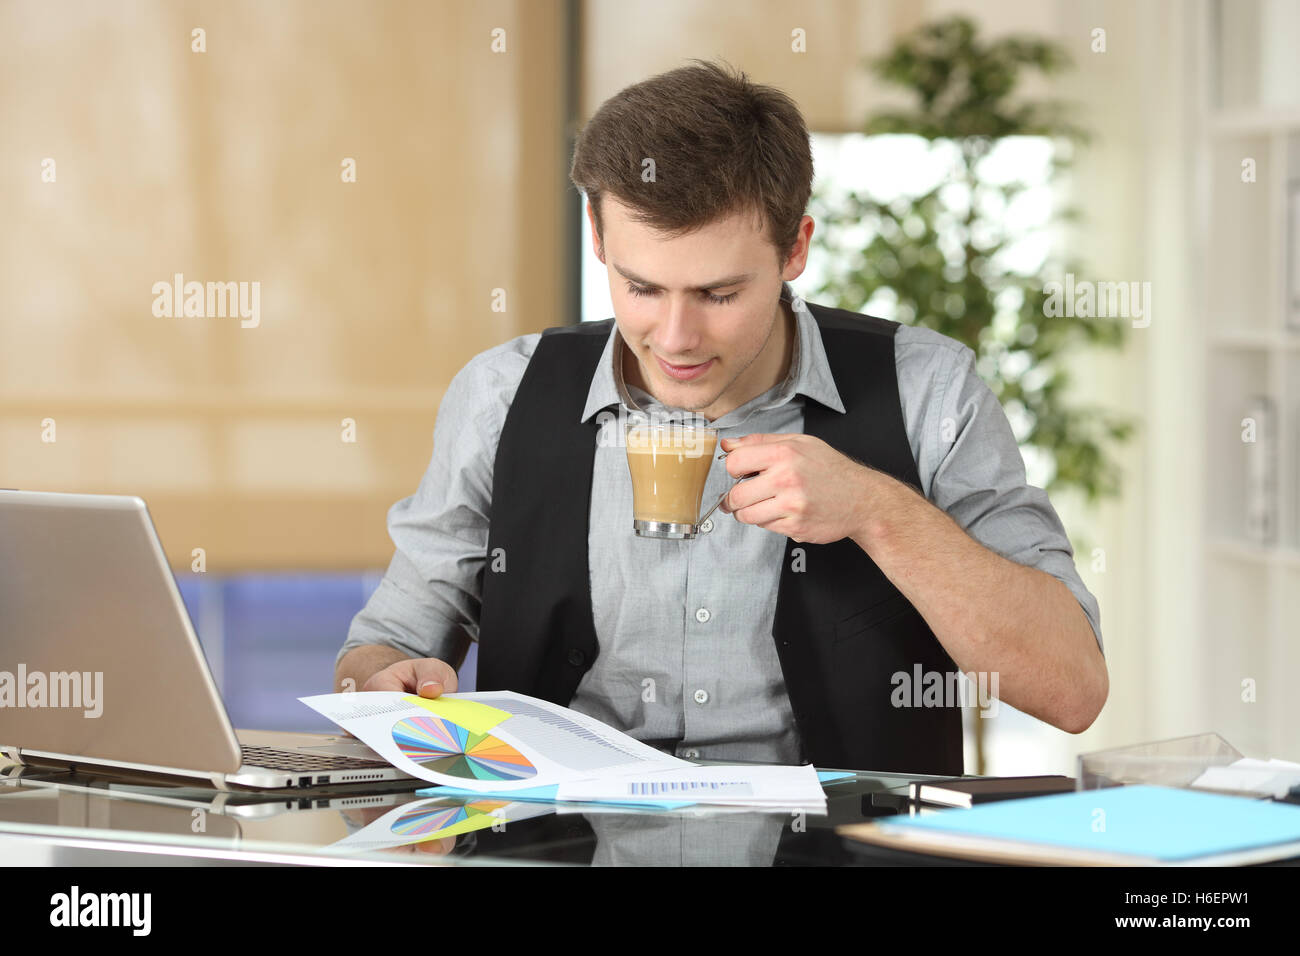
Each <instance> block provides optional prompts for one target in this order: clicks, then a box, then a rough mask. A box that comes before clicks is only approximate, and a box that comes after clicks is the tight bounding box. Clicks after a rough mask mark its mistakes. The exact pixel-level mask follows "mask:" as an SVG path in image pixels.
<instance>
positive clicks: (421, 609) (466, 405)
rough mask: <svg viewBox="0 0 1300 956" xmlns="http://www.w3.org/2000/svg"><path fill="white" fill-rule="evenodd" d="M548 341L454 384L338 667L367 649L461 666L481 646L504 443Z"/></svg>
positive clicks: (525, 339) (514, 351)
mask: <svg viewBox="0 0 1300 956" xmlns="http://www.w3.org/2000/svg"><path fill="white" fill-rule="evenodd" d="M540 338H541V334H540V333H532V334H529V335H522V336H519V337H517V338H515V339H512V340H510V341H509V342H506V343H504V344H502V345H499V346H496V347H494V348H491V349H488V350H487V351H486V352H481V353H479V354H478V355H476V356H475V357H474V358H473V359H471V360H470V361H469V363H468V364H466V366H465V367H464V368H462V369H461V370H460V371H459V372H457V373H456V376H455V377H454V378H453V379H452V380H451V384H450V385H449V386H448V387H447V392H446V394H445V395H444V396H443V399H442V402H441V403H440V404H439V406H438V415H437V419H436V422H435V424H434V431H433V455H432V457H431V458H430V461H429V466H428V468H427V469H426V470H425V472H424V476H423V477H422V478H421V479H420V484H419V487H418V488H417V489H416V491H415V494H413V495H411V496H409V497H407V498H403V499H402V500H401V501H399V502H397V503H396V504H394V505H393V506H392V507H391V508H390V509H389V510H388V533H389V536H390V537H391V538H392V539H393V544H394V545H395V546H396V550H395V551H394V553H393V558H392V561H391V562H390V563H389V566H388V570H387V571H386V572H385V574H384V577H383V579H382V580H381V581H380V582H379V587H378V588H376V590H375V593H374V594H372V595H371V596H370V600H369V601H368V602H367V603H366V606H365V607H364V608H362V609H361V611H360V612H358V614H357V615H356V617H354V618H353V619H352V625H351V627H350V628H349V629H348V636H347V639H346V640H345V641H344V643H343V647H342V648H341V649H340V650H339V653H338V655H337V657H336V658H335V665H336V666H337V663H338V661H339V660H342V658H343V655H344V654H346V653H347V652H348V651H350V650H352V649H353V648H354V647H359V646H361V645H363V644H386V645H388V646H389V647H393V648H396V649H397V650H399V651H401V652H402V653H404V654H406V655H408V656H410V657H436V658H438V659H440V660H453V659H454V654H455V652H456V651H458V650H459V648H460V646H461V645H462V644H463V642H464V639H465V636H466V635H468V637H469V638H470V639H471V640H475V641H476V640H478V627H479V610H480V606H481V603H480V600H481V596H482V594H481V580H482V579H481V576H480V575H481V572H482V569H483V565H484V562H485V560H486V557H487V541H488V525H489V523H490V520H491V513H492V474H493V465H494V463H495V460H496V451H497V445H498V444H499V442H500V440H501V430H502V428H503V427H504V425H505V420H506V414H507V413H508V412H509V410H510V403H511V402H512V401H513V400H514V396H515V392H516V391H517V390H518V388H519V382H520V380H521V379H522V378H523V374H524V370H525V369H526V368H527V366H528V361H529V359H530V358H531V357H532V353H533V350H534V349H535V348H536V346H537V341H538V340H539V339H540Z"/></svg>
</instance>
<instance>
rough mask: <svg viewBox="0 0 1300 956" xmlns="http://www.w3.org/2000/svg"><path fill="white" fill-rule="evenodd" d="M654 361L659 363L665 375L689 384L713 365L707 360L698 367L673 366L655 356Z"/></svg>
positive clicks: (710, 360)
mask: <svg viewBox="0 0 1300 956" xmlns="http://www.w3.org/2000/svg"><path fill="white" fill-rule="evenodd" d="M655 361H656V362H658V363H659V367H660V368H661V369H663V371H664V374H665V375H667V376H669V377H670V378H675V379H677V381H679V382H689V381H690V380H691V379H693V378H699V377H700V376H701V375H703V374H704V373H705V372H707V371H708V370H709V369H710V368H711V367H712V365H713V359H709V360H708V361H707V362H701V363H700V364H698V365H673V364H671V363H669V362H665V361H664V360H663V359H661V358H660V357H659V356H657V355H656V356H655Z"/></svg>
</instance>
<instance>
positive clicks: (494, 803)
mask: <svg viewBox="0 0 1300 956" xmlns="http://www.w3.org/2000/svg"><path fill="white" fill-rule="evenodd" d="M504 806H506V804H505V803H504V802H503V801H500V800H479V801H475V802H474V803H467V804H465V805H464V806H454V807H448V806H442V805H430V804H421V805H420V806H417V807H415V808H414V809H412V810H407V811H406V812H405V813H403V814H402V815H401V816H399V817H398V818H397V819H396V820H394V821H393V824H392V826H391V827H390V829H391V830H392V832H393V833H395V834H397V835H398V836H409V837H428V836H431V835H433V834H436V833H441V832H442V831H443V830H447V829H450V828H451V827H454V826H455V825H456V824H458V823H465V822H467V821H470V820H475V821H476V822H481V823H482V824H483V825H485V826H491V824H492V822H493V821H495V820H496V819H498V818H497V817H494V816H492V811H493V810H496V809H498V808H499V807H504ZM479 817H483V818H485V819H483V820H481V821H478V820H476V818H479ZM462 829H464V828H462ZM471 829H472V828H471Z"/></svg>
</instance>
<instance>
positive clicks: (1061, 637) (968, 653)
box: [853, 469, 1109, 733]
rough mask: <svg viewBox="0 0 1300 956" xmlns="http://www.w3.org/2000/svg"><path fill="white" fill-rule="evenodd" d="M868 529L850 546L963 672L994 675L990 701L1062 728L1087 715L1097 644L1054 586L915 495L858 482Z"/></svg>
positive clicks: (875, 478) (871, 479) (1098, 673)
mask: <svg viewBox="0 0 1300 956" xmlns="http://www.w3.org/2000/svg"><path fill="white" fill-rule="evenodd" d="M864 483H865V494H866V495H867V498H866V500H868V501H870V502H871V507H870V509H869V510H870V514H871V517H870V518H869V524H868V525H867V526H866V527H864V528H863V529H862V530H861V531H860V532H859V533H858V534H855V535H853V540H854V541H855V542H857V544H858V545H859V546H860V547H861V548H862V549H863V550H864V551H866V552H867V554H868V555H870V556H871V559H872V560H873V561H875V563H876V564H877V565H878V566H879V567H880V570H881V571H883V572H884V573H885V575H886V576H887V577H888V578H889V579H890V581H892V582H893V583H894V585H895V586H896V587H897V588H898V589H899V590H900V591H902V592H903V594H904V595H905V596H906V597H907V599H908V600H909V601H911V602H912V604H913V605H914V606H915V607H916V609H917V611H919V612H920V614H921V616H922V617H924V618H925V620H926V622H927V623H928V624H929V625H930V628H931V630H933V631H934V634H935V637H937V638H938V639H939V642H940V643H941V644H943V646H944V648H945V650H947V651H948V654H949V656H950V657H952V659H953V661H954V663H956V664H957V666H958V667H959V668H960V669H961V670H962V671H964V672H969V671H977V672H980V671H983V672H987V673H996V674H997V675H998V676H997V680H998V697H999V698H1000V699H1001V700H1004V701H1006V702H1007V703H1008V704H1010V705H1011V706H1013V707H1016V708H1017V709H1019V710H1022V711H1024V712H1025V713H1028V714H1031V715H1033V716H1035V717H1038V718H1039V719H1041V720H1045V721H1047V722H1048V723H1050V724H1053V725H1054V726H1056V727H1060V728H1061V729H1062V730H1067V731H1070V732H1071V733H1079V732H1081V731H1083V730H1086V729H1087V727H1088V726H1089V725H1090V724H1091V723H1092V722H1093V720H1094V719H1095V718H1096V716H1097V714H1098V712H1099V711H1100V710H1101V707H1102V704H1104V703H1105V701H1106V694H1107V692H1108V688H1109V684H1108V678H1107V676H1106V664H1105V661H1104V659H1103V658H1102V655H1101V651H1100V649H1099V648H1098V647H1097V639H1096V637H1095V635H1094V634H1093V632H1092V627H1091V625H1090V624H1089V623H1088V618H1087V615H1086V614H1084V612H1083V608H1082V607H1080V606H1079V602H1078V601H1077V600H1076V599H1075V597H1074V595H1073V594H1072V593H1071V592H1070V589H1069V588H1067V587H1066V586H1065V585H1064V584H1063V583H1062V582H1061V581H1059V580H1058V579H1056V578H1054V577H1052V576H1051V575H1050V574H1047V573H1045V572H1043V571H1039V570H1038V569H1037V568H1030V567H1026V566H1024V565H1021V564H1017V563H1016V562H1014V561H1010V560H1008V559H1006V558H1004V557H1002V556H1001V555H999V554H996V553H995V552H993V551H990V550H989V549H988V548H986V547H984V546H983V545H982V544H980V543H979V542H978V541H976V540H974V539H973V538H971V537H970V536H969V535H967V534H966V532H965V531H964V530H962V528H961V527H960V526H959V525H958V524H957V523H956V522H955V521H953V520H952V518H950V517H949V516H948V515H947V514H945V513H944V512H943V511H942V510H940V509H939V508H936V507H935V506H934V505H933V504H931V503H930V502H929V501H927V500H926V499H925V498H923V497H921V496H920V495H919V494H918V493H917V492H916V491H915V490H913V489H912V488H909V487H908V486H906V485H904V484H902V483H901V482H899V481H896V480H895V479H893V478H891V477H890V476H888V475H885V474H883V473H882V472H878V471H874V470H870V469H868V471H867V477H866V478H865V479H864Z"/></svg>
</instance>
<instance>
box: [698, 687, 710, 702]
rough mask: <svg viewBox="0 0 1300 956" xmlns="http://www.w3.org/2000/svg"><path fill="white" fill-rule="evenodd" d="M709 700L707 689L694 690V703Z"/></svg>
mask: <svg viewBox="0 0 1300 956" xmlns="http://www.w3.org/2000/svg"><path fill="white" fill-rule="evenodd" d="M708 702H709V692H708V691H707V690H703V689H701V690H697V691H696V692H695V703H697V704H707V703H708Z"/></svg>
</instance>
